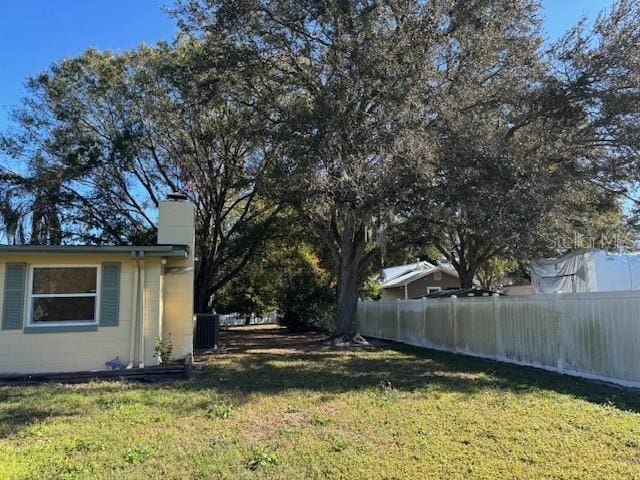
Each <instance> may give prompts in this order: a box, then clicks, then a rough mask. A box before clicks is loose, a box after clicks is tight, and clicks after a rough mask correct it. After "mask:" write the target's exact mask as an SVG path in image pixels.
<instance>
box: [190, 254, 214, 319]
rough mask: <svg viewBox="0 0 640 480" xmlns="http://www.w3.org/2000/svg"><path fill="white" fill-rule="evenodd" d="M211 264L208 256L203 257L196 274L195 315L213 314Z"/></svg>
mask: <svg viewBox="0 0 640 480" xmlns="http://www.w3.org/2000/svg"><path fill="white" fill-rule="evenodd" d="M208 270H209V262H208V260H207V258H206V256H204V255H202V257H201V264H200V268H199V269H198V271H197V272H196V276H195V285H194V297H195V298H194V305H193V307H194V309H195V313H211V293H210V292H209V288H210V286H211V275H210V272H209V271H208Z"/></svg>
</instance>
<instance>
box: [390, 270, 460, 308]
mask: <svg viewBox="0 0 640 480" xmlns="http://www.w3.org/2000/svg"><path fill="white" fill-rule="evenodd" d="M381 287H382V293H381V296H382V300H395V299H409V298H422V297H424V296H425V295H427V294H429V293H433V292H437V291H440V290H450V289H458V288H460V280H459V279H458V273H457V272H456V271H455V270H454V268H453V267H452V266H450V265H433V264H431V263H429V262H424V261H423V262H416V263H411V264H408V265H400V266H397V267H389V268H385V269H384V270H382V278H381Z"/></svg>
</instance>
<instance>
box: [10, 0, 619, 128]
mask: <svg viewBox="0 0 640 480" xmlns="http://www.w3.org/2000/svg"><path fill="white" fill-rule="evenodd" d="M542 3H543V6H544V10H545V12H544V15H545V25H544V26H545V30H546V32H547V35H548V37H549V38H550V39H553V38H557V37H558V36H559V35H561V34H562V33H563V32H564V31H565V30H566V29H567V28H569V27H570V26H571V25H573V24H574V23H575V22H576V21H578V19H579V18H580V17H581V16H583V15H586V16H587V17H589V18H593V17H594V16H595V15H596V14H597V12H598V11H600V10H601V9H603V8H605V7H607V6H608V5H610V4H611V0H544V1H543V2H542ZM170 4H171V0H4V1H2V2H0V130H4V129H5V128H6V127H7V125H8V111H9V109H10V107H11V106H12V105H15V104H16V103H17V102H18V101H19V99H20V97H21V95H22V93H23V84H24V79H25V78H26V77H27V76H29V75H35V74H36V73H38V72H40V71H42V70H44V69H46V68H47V67H48V66H49V65H50V64H51V63H53V62H55V61H57V60H59V59H61V58H63V57H65V56H73V55H76V54H78V53H80V52H82V51H83V50H84V49H85V48H87V47H97V48H100V49H111V50H123V49H127V48H131V47H134V46H136V45H137V44H139V43H140V42H146V43H153V42H155V41H157V40H161V39H171V38H172V37H173V35H174V34H175V31H176V28H175V24H174V22H173V20H172V19H171V18H169V16H168V15H167V14H166V13H164V12H163V11H162V7H163V6H166V5H170Z"/></svg>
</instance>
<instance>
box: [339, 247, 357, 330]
mask: <svg viewBox="0 0 640 480" xmlns="http://www.w3.org/2000/svg"><path fill="white" fill-rule="evenodd" d="M341 260H342V261H341V265H340V271H339V272H338V312H337V317H336V332H335V334H336V337H339V338H340V339H341V340H343V341H345V342H352V341H353V340H354V339H356V337H357V335H358V322H357V320H356V313H357V309H358V265H357V262H355V261H348V259H345V258H343V259H341Z"/></svg>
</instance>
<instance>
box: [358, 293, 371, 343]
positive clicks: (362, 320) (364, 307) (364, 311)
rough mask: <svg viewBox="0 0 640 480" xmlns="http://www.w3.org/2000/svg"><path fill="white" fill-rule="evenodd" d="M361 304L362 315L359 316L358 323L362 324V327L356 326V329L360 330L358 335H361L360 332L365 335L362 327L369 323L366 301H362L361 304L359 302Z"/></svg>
mask: <svg viewBox="0 0 640 480" xmlns="http://www.w3.org/2000/svg"><path fill="white" fill-rule="evenodd" d="M359 303H361V304H362V315H360V320H359V323H362V325H358V328H359V329H360V333H362V331H363V330H364V331H365V335H366V327H365V328H364V329H363V328H362V327H363V326H364V325H365V324H368V323H369V319H368V316H367V299H366V298H365V299H363V300H362V302H359Z"/></svg>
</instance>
